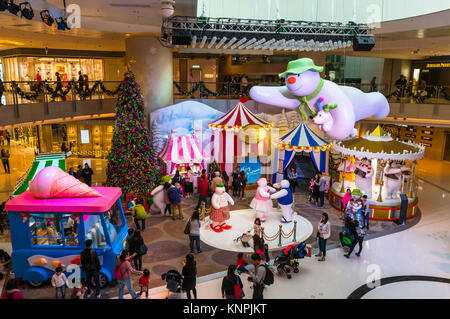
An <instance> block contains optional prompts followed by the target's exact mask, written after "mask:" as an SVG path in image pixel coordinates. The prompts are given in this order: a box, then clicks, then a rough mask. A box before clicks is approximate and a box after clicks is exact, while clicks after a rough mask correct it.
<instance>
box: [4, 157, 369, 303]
mask: <svg viewBox="0 0 450 319" xmlns="http://www.w3.org/2000/svg"><path fill="white" fill-rule="evenodd" d="M69 173H70V174H71V175H73V176H74V177H76V178H79V179H81V180H82V181H84V182H87V183H88V184H89V185H90V184H91V177H92V174H93V172H92V169H91V168H90V167H89V165H88V164H87V163H86V164H85V167H84V169H82V167H81V165H79V166H78V170H77V171H76V172H75V170H74V168H73V167H71V168H70V170H69ZM287 173H288V174H287V175H288V178H289V180H290V182H291V188H292V189H293V191H294V192H295V187H296V186H297V185H296V180H297V178H298V176H297V173H296V171H295V169H289V170H288V172H287ZM194 178H195V177H194V175H193V174H192V171H190V170H189V169H188V170H187V173H186V174H185V176H184V178H183V177H182V176H181V175H180V174H179V172H178V171H177V172H176V174H174V176H173V177H172V178H171V180H170V181H169V182H166V183H165V184H164V187H163V191H164V198H165V203H166V208H165V210H164V211H161V214H162V215H171V216H172V218H173V219H174V220H177V219H184V216H183V210H182V205H181V202H182V200H183V199H189V198H193V184H194ZM246 183H247V177H246V175H245V172H244V171H239V170H238V169H237V168H236V169H234V171H233V172H232V173H231V174H230V176H229V175H228V174H227V173H226V172H225V171H220V170H218V169H217V168H215V169H210V170H209V171H207V170H205V169H204V170H203V171H202V172H201V175H200V177H198V184H197V185H198V202H197V205H196V206H195V209H194V212H193V213H192V215H191V216H190V218H189V219H188V220H187V221H186V227H185V230H184V233H185V234H186V235H187V236H188V238H189V249H190V253H189V254H187V255H186V256H185V257H184V258H183V260H182V261H181V267H182V270H181V272H180V273H178V275H179V278H180V281H179V282H178V283H174V281H173V280H168V283H167V289H168V291H169V294H168V298H174V299H176V298H187V299H191V298H194V299H196V298H197V289H196V283H197V280H196V278H197V263H196V260H195V254H200V253H201V252H202V249H201V241H200V228H201V221H200V213H201V208H202V206H203V205H204V206H205V207H208V206H209V205H210V204H209V203H210V201H211V196H212V193H213V192H214V188H215V186H216V185H218V184H223V185H224V186H225V188H226V190H227V191H230V192H231V191H232V195H233V196H235V197H238V198H245V197H244V196H245V188H246ZM309 191H310V192H309V201H310V202H315V204H316V205H317V206H318V207H323V206H324V193H325V192H327V191H328V182H327V179H326V178H325V177H324V176H322V174H321V173H320V172H319V173H317V174H316V175H315V176H314V178H312V179H311V181H310V188H309ZM127 210H128V212H130V213H131V215H132V218H133V220H134V227H130V228H129V230H128V235H127V237H126V240H125V245H124V249H123V250H122V251H121V252H120V254H119V255H118V256H117V266H116V268H115V270H114V278H115V279H116V281H117V284H118V298H119V299H122V298H124V293H125V286H126V287H127V290H128V292H129V294H130V295H131V297H132V298H134V299H137V298H144V296H145V298H148V296H149V281H150V271H149V269H147V268H145V267H143V260H142V258H143V257H144V256H145V255H146V253H147V246H146V244H145V242H144V238H143V237H142V233H143V232H145V230H146V219H147V217H148V214H147V211H146V209H145V207H144V206H143V203H142V200H140V199H138V198H137V197H132V198H131V200H130V201H129V202H128V207H127ZM340 220H341V221H342V222H343V225H342V231H341V232H340V233H339V239H340V241H341V244H342V247H343V248H344V249H346V253H345V257H347V258H349V257H350V255H351V254H352V252H353V250H354V248H355V247H356V245H357V244H359V250H358V252H357V253H356V255H357V256H360V254H361V251H362V247H363V245H362V243H363V240H364V235H365V231H364V229H366V230H368V229H369V205H368V201H367V196H362V197H360V198H358V199H356V200H355V199H354V198H353V196H352V194H351V190H350V189H347V191H346V194H345V196H344V198H343V201H342V207H341V216H340ZM252 230H253V231H252V234H251V239H252V240H253V247H252V248H253V253H251V254H244V253H237V254H236V262H235V263H233V264H230V265H228V267H227V274H226V276H225V277H224V278H223V279H222V284H221V287H220V289H221V295H222V297H223V298H226V299H242V298H244V297H245V294H244V287H245V286H246V283H245V280H243V279H242V278H241V277H242V276H243V275H244V274H245V276H246V277H247V281H248V284H249V285H251V287H252V289H253V293H252V294H253V295H252V298H253V299H262V298H264V290H265V288H266V287H267V285H270V284H271V283H273V272H272V270H271V269H270V267H268V262H269V261H270V255H269V247H268V245H267V244H266V243H265V241H264V234H263V233H262V224H261V220H260V219H259V218H256V219H255V221H254V224H253V227H252ZM316 237H317V242H318V247H319V252H318V253H317V254H316V255H315V256H316V257H318V261H321V262H323V261H325V260H326V255H327V252H326V249H327V240H328V239H329V238H330V237H331V223H330V220H329V217H328V214H327V213H326V212H324V213H322V215H321V218H320V221H319V223H318V225H317V235H316ZM345 238H350V239H351V242H350V243H348V242H346V241H345ZM80 259H81V267H82V270H83V272H84V273H85V275H86V280H82V282H81V286H79V287H77V288H73V289H72V290H71V294H70V297H71V298H76V299H84V298H92V297H93V296H94V295H95V296H96V297H97V298H101V296H102V294H101V290H100V272H101V263H100V260H99V257H98V255H97V253H96V251H95V250H94V249H92V240H90V239H89V240H87V241H86V249H85V250H84V251H83V252H82V253H81V255H80ZM173 272H177V271H176V270H173ZM133 276H138V278H136V279H133ZM163 279H164V276H163ZM51 284H52V286H53V287H54V289H55V298H56V299H58V298H62V299H65V298H66V288H67V287H68V286H69V284H68V281H67V277H66V276H65V275H64V272H63V269H62V268H60V267H57V268H56V269H55V274H54V275H53V277H52V279H51ZM135 285H137V286H138V287H139V289H136V290H135ZM137 291H138V292H137ZM2 298H8V299H15V298H23V295H22V294H21V292H20V290H18V288H17V281H16V280H15V279H12V280H10V282H8V283H7V286H6V290H5V293H4V295H3V296H2Z"/></svg>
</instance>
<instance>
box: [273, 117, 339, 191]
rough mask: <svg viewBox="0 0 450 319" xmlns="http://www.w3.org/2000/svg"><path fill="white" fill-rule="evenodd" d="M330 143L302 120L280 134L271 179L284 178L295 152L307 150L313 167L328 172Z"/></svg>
mask: <svg viewBox="0 0 450 319" xmlns="http://www.w3.org/2000/svg"><path fill="white" fill-rule="evenodd" d="M330 147H331V143H329V142H327V141H326V140H324V139H323V138H321V137H319V136H318V135H317V134H316V133H314V132H313V131H311V130H310V129H309V128H308V126H306V125H305V124H304V123H303V122H302V123H301V124H300V125H299V126H297V127H296V128H294V129H293V130H292V131H290V132H289V133H287V134H286V135H284V136H282V137H281V138H280V140H279V142H278V143H277V148H276V151H275V152H277V153H278V156H277V155H276V154H275V159H276V158H278V161H275V166H276V167H275V170H274V176H273V180H274V182H277V183H278V182H280V181H281V180H282V179H283V178H285V174H286V168H287V167H288V166H289V164H290V163H291V162H292V160H293V159H294V157H295V154H296V153H297V152H307V153H309V155H310V156H311V160H312V162H313V163H314V166H315V168H316V169H317V170H318V171H320V172H328V165H327V164H328V150H329V148H330Z"/></svg>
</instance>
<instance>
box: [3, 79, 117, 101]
mask: <svg viewBox="0 0 450 319" xmlns="http://www.w3.org/2000/svg"><path fill="white" fill-rule="evenodd" d="M2 83H3V85H1V84H0V102H1V104H2V105H19V104H29V103H44V104H45V103H48V102H60V101H83V100H103V99H107V98H116V97H117V94H118V91H119V85H120V81H88V82H82V83H80V82H78V81H61V82H59V83H58V82H56V81H39V82H38V81H10V82H2Z"/></svg>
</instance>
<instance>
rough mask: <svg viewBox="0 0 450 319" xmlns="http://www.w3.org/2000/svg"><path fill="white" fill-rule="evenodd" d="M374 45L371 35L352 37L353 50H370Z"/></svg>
mask: <svg viewBox="0 0 450 319" xmlns="http://www.w3.org/2000/svg"><path fill="white" fill-rule="evenodd" d="M374 46H375V40H374V39H373V38H371V37H354V38H353V50H354V51H370V50H372V48H373V47H374Z"/></svg>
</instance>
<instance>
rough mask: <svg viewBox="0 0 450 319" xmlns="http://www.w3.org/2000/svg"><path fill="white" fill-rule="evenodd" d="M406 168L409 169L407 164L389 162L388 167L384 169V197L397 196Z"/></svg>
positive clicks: (392, 197) (391, 197)
mask: <svg viewBox="0 0 450 319" xmlns="http://www.w3.org/2000/svg"><path fill="white" fill-rule="evenodd" d="M407 170H409V167H408V166H405V165H404V166H400V165H399V164H398V163H396V162H391V164H389V167H387V168H386V169H385V170H384V176H385V182H384V184H385V185H386V187H385V189H386V197H387V198H388V199H395V198H397V193H398V191H399V190H400V187H401V186H402V174H403V172H404V171H407Z"/></svg>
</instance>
